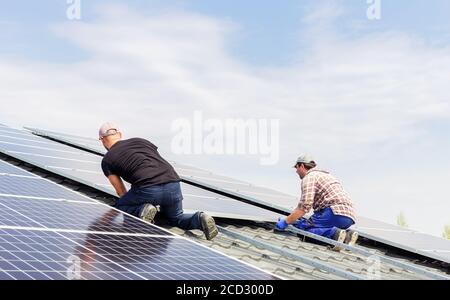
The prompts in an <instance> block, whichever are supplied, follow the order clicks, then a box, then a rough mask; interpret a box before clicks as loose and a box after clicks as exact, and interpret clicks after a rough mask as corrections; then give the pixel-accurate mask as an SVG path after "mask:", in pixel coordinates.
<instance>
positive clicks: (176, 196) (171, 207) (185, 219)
mask: <svg viewBox="0 0 450 300" xmlns="http://www.w3.org/2000/svg"><path fill="white" fill-rule="evenodd" d="M167 193H168V195H167V196H168V197H167V198H166V199H165V200H166V201H164V202H165V203H162V204H161V212H162V213H163V214H164V215H165V216H166V218H167V220H168V221H169V223H170V225H172V226H176V227H179V228H181V229H184V230H191V229H202V225H201V222H200V212H196V213H194V214H185V213H184V212H183V202H182V201H183V195H182V193H181V189H180V185H179V183H169V184H168V189H167Z"/></svg>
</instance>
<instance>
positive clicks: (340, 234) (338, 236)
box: [332, 228, 347, 251]
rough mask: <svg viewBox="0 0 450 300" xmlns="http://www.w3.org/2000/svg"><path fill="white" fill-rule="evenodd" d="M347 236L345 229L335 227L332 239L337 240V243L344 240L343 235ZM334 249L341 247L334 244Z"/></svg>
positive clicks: (340, 248) (339, 249)
mask: <svg viewBox="0 0 450 300" xmlns="http://www.w3.org/2000/svg"><path fill="white" fill-rule="evenodd" d="M346 236H347V232H346V231H345V230H343V229H339V228H338V229H337V230H336V233H335V234H334V236H333V240H335V241H336V242H339V243H343V242H344V241H345V237H346ZM332 249H333V250H334V251H341V250H342V247H340V246H334V247H333V248H332Z"/></svg>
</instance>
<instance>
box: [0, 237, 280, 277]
mask: <svg viewBox="0 0 450 300" xmlns="http://www.w3.org/2000/svg"><path fill="white" fill-rule="evenodd" d="M77 269H79V272H76V270H77ZM0 279H38V280H39V279H41V280H47V279H151V280H161V279H166V280H167V279H172V280H181V279H184V280H185V279H193V280H207V279H209V280H210V279H221V280H231V279H240V280H257V279H259V280H264V279H277V278H276V277H273V276H271V275H269V274H267V273H264V272H261V271H259V270H258V269H256V268H253V267H251V266H248V265H245V264H242V263H240V262H239V261H236V260H234V259H231V258H228V257H226V256H224V255H222V254H219V253H216V252H213V251H210V250H209V249H207V248H203V247H201V246H199V245H196V244H194V243H191V242H189V241H186V240H184V239H177V238H170V237H169V238H155V237H151V236H147V237H132V236H117V235H103V234H94V233H92V234H91V233H70V232H56V231H54V232H46V231H32V230H12V229H0Z"/></svg>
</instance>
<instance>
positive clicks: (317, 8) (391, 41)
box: [0, 0, 450, 235]
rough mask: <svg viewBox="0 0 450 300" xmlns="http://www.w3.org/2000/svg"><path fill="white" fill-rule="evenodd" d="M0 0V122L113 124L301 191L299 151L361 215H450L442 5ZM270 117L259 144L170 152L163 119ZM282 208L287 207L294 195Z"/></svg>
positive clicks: (448, 54) (89, 128) (221, 168)
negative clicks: (224, 151) (269, 141)
mask: <svg viewBox="0 0 450 300" xmlns="http://www.w3.org/2000/svg"><path fill="white" fill-rule="evenodd" d="M67 8H68V4H67V1H65V0H42V1H24V0H17V1H5V0H1V1H0V44H1V47H0V99H1V100H0V101H1V107H2V108H1V110H0V123H3V124H5V125H9V126H13V127H22V126H32V127H40V128H43V129H49V130H55V131H62V132H67V133H72V134H78V135H85V136H92V137H95V136H96V132H97V129H98V127H99V125H100V124H102V123H103V122H105V121H108V120H114V121H116V122H118V123H119V124H120V125H121V126H122V129H123V130H124V132H125V134H126V136H127V137H132V136H141V137H145V138H148V139H150V140H152V141H153V142H154V143H156V144H157V145H158V146H159V147H160V151H161V152H162V153H163V154H164V155H165V156H166V157H167V158H170V159H173V160H176V161H179V162H183V163H186V164H190V165H195V166H198V167H200V168H204V169H208V170H211V171H213V172H216V173H219V174H224V175H227V176H231V177H234V178H238V179H242V180H246V181H248V182H251V183H254V184H259V185H263V186H268V187H271V188H274V189H277V190H280V191H283V192H286V193H289V194H293V195H299V194H300V181H299V178H298V176H297V175H296V174H295V172H294V170H293V169H292V164H293V161H295V160H296V158H297V157H298V156H299V155H300V154H302V153H310V154H311V155H313V156H314V157H315V159H316V161H317V162H318V163H319V165H320V167H321V168H324V169H327V170H329V171H330V172H332V174H333V175H335V176H336V177H337V178H338V179H339V180H340V181H341V182H342V183H343V185H344V187H345V189H346V190H347V191H348V192H349V193H350V195H351V196H352V198H353V200H354V201H355V204H356V208H357V211H358V213H359V214H360V215H363V216H366V217H371V218H374V219H378V220H382V221H386V222H389V223H395V222H396V218H397V216H398V215H399V214H400V213H403V214H404V216H405V217H406V221H407V223H408V224H409V226H410V228H412V229H416V230H419V231H422V232H427V233H430V234H433V235H441V234H442V232H443V229H444V226H445V225H447V224H450V213H449V212H450V199H449V196H448V193H447V192H446V190H445V186H446V185H447V184H448V181H449V180H450V172H449V169H450V168H449V167H450V160H449V158H448V153H449V152H450V141H449V138H448V132H449V131H450V118H449V115H450V96H449V93H448V82H449V78H450V2H449V1H447V0H430V1H425V0H417V1H409V0H395V1H393V0H381V18H380V19H379V20H369V19H368V18H367V15H366V11H367V9H368V4H367V1H366V0H328V1H327V0H304V1H299V0H297V1H294V0H285V1H278V2H275V1H268V0H259V1H256V0H247V1H236V0H230V1H206V0H184V1H156V0H153V1H137V0H135V1H106V0H105V1H103V0H89V1H87V0H81V19H80V20H69V19H68V18H67V14H66V11H67ZM195 111H201V112H202V114H203V116H204V117H205V118H206V119H207V118H211V119H217V120H226V119H229V118H233V119H237V118H242V119H244V120H249V119H251V120H253V119H257V120H259V119H269V120H270V119H278V120H279V122H280V135H279V154H280V159H279V161H278V162H277V163H276V164H274V165H269V166H267V165H261V164H260V157H258V155H179V154H176V153H173V151H171V141H172V139H173V137H174V132H173V131H172V130H171V126H172V124H173V122H174V120H177V119H179V118H185V119H189V120H192V119H193V118H194V112H195ZM293 206H294V204H293Z"/></svg>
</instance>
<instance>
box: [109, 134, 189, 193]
mask: <svg viewBox="0 0 450 300" xmlns="http://www.w3.org/2000/svg"><path fill="white" fill-rule="evenodd" d="M102 169H103V173H104V174H105V176H107V177H108V176H109V175H117V176H120V177H122V178H123V179H124V180H125V181H126V182H128V183H131V184H132V185H133V186H135V187H146V186H153V185H158V184H164V183H169V182H178V181H180V177H179V176H178V174H177V173H176V172H175V170H174V168H173V167H172V166H171V165H170V164H169V163H168V162H167V161H166V160H165V159H163V158H162V157H161V155H160V154H159V153H158V147H156V146H155V145H153V144H152V143H150V142H149V141H147V140H144V139H140V138H133V139H129V140H123V141H119V142H117V143H116V144H114V145H113V146H112V147H111V149H109V151H108V152H107V153H106V155H105V157H104V158H103V160H102Z"/></svg>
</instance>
